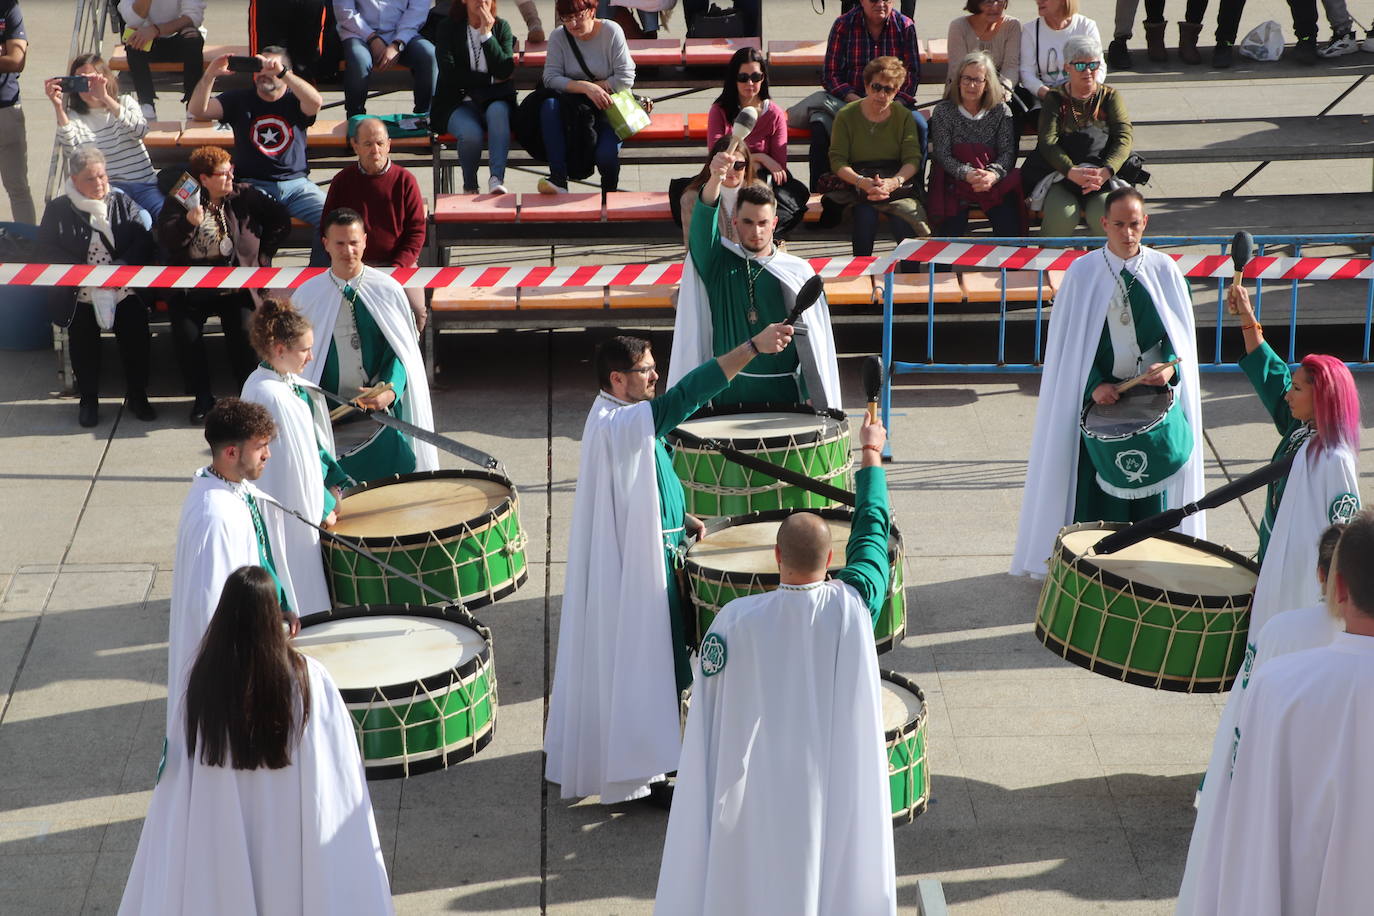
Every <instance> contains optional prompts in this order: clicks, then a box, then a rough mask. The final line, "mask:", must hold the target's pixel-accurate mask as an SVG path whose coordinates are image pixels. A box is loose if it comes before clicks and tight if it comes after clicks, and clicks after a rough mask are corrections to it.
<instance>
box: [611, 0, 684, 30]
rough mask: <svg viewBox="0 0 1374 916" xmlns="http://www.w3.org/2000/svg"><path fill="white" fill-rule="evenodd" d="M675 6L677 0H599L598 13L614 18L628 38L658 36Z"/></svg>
mask: <svg viewBox="0 0 1374 916" xmlns="http://www.w3.org/2000/svg"><path fill="white" fill-rule="evenodd" d="M675 6H677V0H597V3H596V15H597V17H598V18H600V19H612V20H614V21H615V23H616V25H618V26H620V28H621V29H623V30H624V32H625V37H626V38H657V37H658V30H659V27H660V26H662V25H663V24H664V23H665V22H667V21H668V14H669V13H670V12H672V10H673V7H675ZM636 15H638V17H639V18H638V19H636V18H635V17H636Z"/></svg>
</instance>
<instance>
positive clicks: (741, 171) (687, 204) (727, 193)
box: [678, 136, 762, 245]
mask: <svg viewBox="0 0 1374 916" xmlns="http://www.w3.org/2000/svg"><path fill="white" fill-rule="evenodd" d="M729 147H730V138H729V137H728V136H726V137H720V138H718V139H717V140H716V142H715V143H714V144H712V146H711V150H710V152H709V153H708V154H707V156H706V163H705V165H703V166H702V167H701V171H700V172H698V173H697V174H696V176H695V177H693V178H692V179H691V181H689V182H688V183H687V186H686V187H685V188H683V189H682V193H681V194H680V195H679V197H678V206H679V207H680V208H681V209H680V210H679V215H680V218H679V220H678V223H679V224H680V225H681V226H682V244H683V245H686V244H687V243H688V240H689V239H691V237H692V236H691V232H692V211H693V210H694V209H695V208H696V202H697V198H698V197H700V196H701V189H702V188H703V187H705V185H706V182H708V181H710V180H711V164H712V163H713V162H714V161H715V158H716V154H717V153H725V154H726V155H727V156H728V157H729V159H730V171H728V172H726V173H725V180H724V181H722V182H721V185H720V206H719V207H718V208H717V211H716V212H717V214H718V215H717V218H716V220H717V222H718V224H719V226H720V237H721V238H723V239H729V240H730V241H732V242H734V243H735V244H739V232H737V231H736V230H735V202H736V200H737V199H738V198H739V190H740V188H742V187H744V186H745V185H751V184H761V183H762V181H761V180H760V178H759V177H758V171H757V170H756V169H755V168H754V163H755V162H756V161H757V160H756V159H755V158H754V157H755V154H754V153H752V152H751V151H750V150H749V147H747V146H746V147H742V148H739V149H736V150H733V151H730V152H726V151H727V150H728V149H729Z"/></svg>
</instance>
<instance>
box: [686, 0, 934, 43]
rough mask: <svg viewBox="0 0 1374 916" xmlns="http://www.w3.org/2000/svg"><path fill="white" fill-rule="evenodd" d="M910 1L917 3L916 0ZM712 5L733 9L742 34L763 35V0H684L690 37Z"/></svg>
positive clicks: (687, 30)
mask: <svg viewBox="0 0 1374 916" xmlns="http://www.w3.org/2000/svg"><path fill="white" fill-rule="evenodd" d="M904 2H906V0H904ZM910 2H912V3H915V2H916V0H910ZM712 6H715V7H716V8H717V9H719V8H721V7H724V8H725V9H726V10H727V11H728V10H731V9H733V10H734V12H735V15H737V16H739V20H740V26H741V32H742V34H744V35H752V36H754V37H755V38H759V37H762V35H763V0H733V2H730V0H725V2H724V3H719V2H716V3H713V0H682V20H683V25H684V26H685V29H684V31H686V33H687V37H688V38H691V37H693V36H692V32H693V29H694V27H695V26H696V24H697V22H698V20H699V19H700V17H702V16H704V15H706V13H707V11H708V10H710V8H711V7H712Z"/></svg>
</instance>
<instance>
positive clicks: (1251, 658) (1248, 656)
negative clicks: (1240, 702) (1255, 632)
mask: <svg viewBox="0 0 1374 916" xmlns="http://www.w3.org/2000/svg"><path fill="white" fill-rule="evenodd" d="M1254 667H1255V644H1254V643H1252V642H1247V643H1246V644H1245V661H1244V662H1243V663H1242V664H1241V666H1240V689H1241V690H1244V689H1245V688H1246V687H1249V686H1250V670H1251V669H1252V668H1254Z"/></svg>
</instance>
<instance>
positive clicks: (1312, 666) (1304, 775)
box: [1193, 633, 1374, 916]
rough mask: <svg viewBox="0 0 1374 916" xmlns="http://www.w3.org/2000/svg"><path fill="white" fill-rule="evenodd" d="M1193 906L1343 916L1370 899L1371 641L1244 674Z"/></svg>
mask: <svg viewBox="0 0 1374 916" xmlns="http://www.w3.org/2000/svg"><path fill="white" fill-rule="evenodd" d="M1247 692H1248V693H1249V697H1248V699H1247V700H1246V702H1245V708H1244V709H1243V710H1242V712H1241V715H1240V726H1239V728H1240V741H1239V745H1238V748H1237V753H1236V760H1235V767H1234V771H1233V772H1232V775H1231V778H1230V779H1229V780H1226V781H1225V783H1224V785H1225V789H1226V791H1227V792H1228V793H1229V796H1230V797H1229V800H1228V801H1227V802H1226V803H1225V813H1224V816H1222V817H1221V818H1219V819H1218V821H1217V824H1216V827H1215V829H1214V830H1213V831H1212V834H1211V837H1210V840H1209V842H1208V843H1207V847H1206V849H1205V850H1204V851H1203V852H1204V855H1203V858H1202V861H1201V863H1200V869H1199V872H1198V879H1197V902H1196V906H1195V909H1194V910H1193V912H1197V913H1207V914H1222V913H1224V914H1230V913H1244V914H1245V916H1291V914H1302V916H1348V914H1351V913H1366V912H1368V911H1369V905H1370V904H1369V901H1370V900H1374V868H1370V865H1369V851H1370V849H1371V848H1374V818H1371V817H1370V812H1371V811H1374V781H1371V780H1370V779H1369V775H1368V766H1367V763H1368V761H1370V760H1374V728H1371V727H1370V725H1371V723H1372V722H1374V638H1370V637H1367V636H1354V635H1351V634H1349V633H1340V634H1337V636H1336V638H1335V640H1334V641H1333V642H1332V643H1331V644H1330V645H1329V646H1327V647H1326V648H1321V649H1310V650H1308V651H1306V652H1296V653H1293V654H1291V655H1285V656H1283V657H1282V658H1276V659H1274V660H1273V661H1272V662H1270V663H1269V664H1267V665H1266V666H1265V667H1264V670H1262V671H1260V672H1259V673H1258V674H1257V675H1255V676H1254V678H1253V679H1252V680H1251V682H1250V686H1249V688H1248V690H1247Z"/></svg>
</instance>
